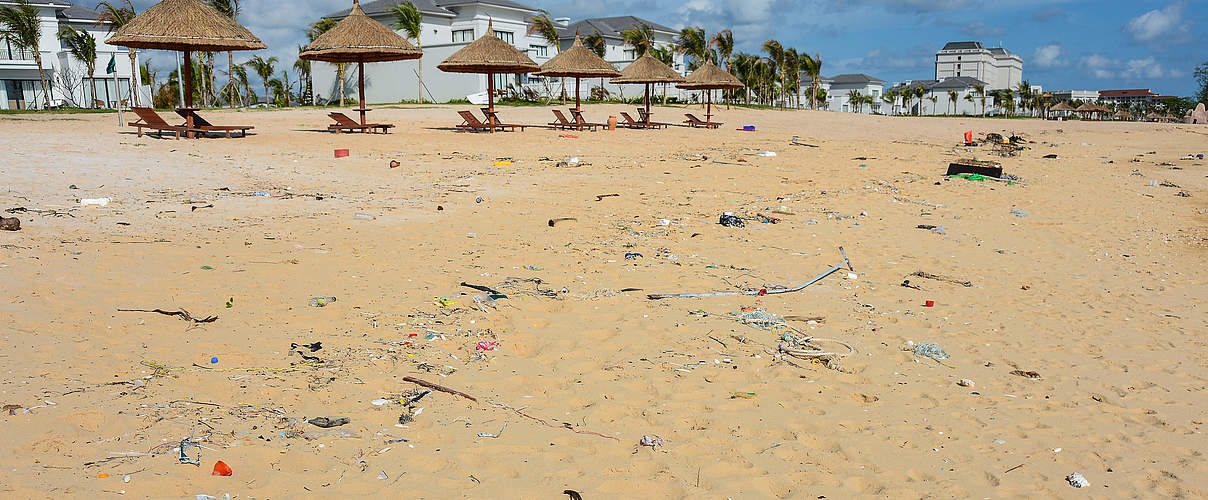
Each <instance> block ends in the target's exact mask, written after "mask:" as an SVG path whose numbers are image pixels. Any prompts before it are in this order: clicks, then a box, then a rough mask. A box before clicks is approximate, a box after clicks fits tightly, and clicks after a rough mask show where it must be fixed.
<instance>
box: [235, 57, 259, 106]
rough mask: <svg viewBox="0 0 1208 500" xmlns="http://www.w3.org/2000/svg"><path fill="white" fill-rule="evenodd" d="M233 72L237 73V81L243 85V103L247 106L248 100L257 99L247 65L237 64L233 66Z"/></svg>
mask: <svg viewBox="0 0 1208 500" xmlns="http://www.w3.org/2000/svg"><path fill="white" fill-rule="evenodd" d="M231 72H232V73H234V74H235V83H236V84H237V85H239V86H241V87H243V105H244V106H247V104H248V102H251V101H255V99H256V93H255V92H252V81H251V79H249V78H248V77H247V66H246V65H244V64H236V65H235V67H234V68H231Z"/></svg>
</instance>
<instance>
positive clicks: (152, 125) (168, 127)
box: [129, 108, 201, 140]
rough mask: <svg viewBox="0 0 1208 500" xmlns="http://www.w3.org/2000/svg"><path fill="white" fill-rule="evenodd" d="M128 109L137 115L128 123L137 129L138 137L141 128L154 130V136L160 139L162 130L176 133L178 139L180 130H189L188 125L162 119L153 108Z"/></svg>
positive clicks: (141, 130) (140, 134)
mask: <svg viewBox="0 0 1208 500" xmlns="http://www.w3.org/2000/svg"><path fill="white" fill-rule="evenodd" d="M130 110H131V111H134V114H136V115H138V120H137V121H133V122H130V124H129V125H130V126H131V127H135V128H137V129H138V136H139V137H142V136H143V129H150V130H154V131H155V135H156V137H159V138H161V139H162V138H163V136H164V131H168V132H172V133H174V134H176V139H177V140H180V134H181V133H182V132H185V133H187V132H189V130H190V129H189V128H188V127H184V126H180V125H172V124H170V123H168V122H166V121H164V119H163V118H161V117H160V116H159V113H156V112H155V110H154V109H151V108H130ZM193 132H201V130H197V129H194V130H193Z"/></svg>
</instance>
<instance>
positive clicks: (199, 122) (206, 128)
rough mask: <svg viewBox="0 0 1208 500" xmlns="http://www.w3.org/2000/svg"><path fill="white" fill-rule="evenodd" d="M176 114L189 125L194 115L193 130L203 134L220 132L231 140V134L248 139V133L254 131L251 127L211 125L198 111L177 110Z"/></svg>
mask: <svg viewBox="0 0 1208 500" xmlns="http://www.w3.org/2000/svg"><path fill="white" fill-rule="evenodd" d="M176 114H178V115H180V117H181V118H184V119H185V123H186V124H187V123H189V122H188V120H189V115H193V128H194V129H196V130H200V131H202V132H218V133H220V134H226V136H227V138H228V139H229V138H231V132H239V137H247V131H248V130H251V129H254V128H256V127H253V126H251V125H214V124H213V123H210V122H209V121H207V120H206V119H205V118H202V117H201V115H199V114H197V112H196V111H192V110H188V109H177V110H176Z"/></svg>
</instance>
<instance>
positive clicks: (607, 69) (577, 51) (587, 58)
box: [537, 33, 621, 78]
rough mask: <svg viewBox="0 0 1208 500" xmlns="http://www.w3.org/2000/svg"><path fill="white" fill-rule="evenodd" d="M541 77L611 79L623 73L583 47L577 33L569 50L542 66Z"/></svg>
mask: <svg viewBox="0 0 1208 500" xmlns="http://www.w3.org/2000/svg"><path fill="white" fill-rule="evenodd" d="M537 75H540V76H557V77H575V78H610V77H614V76H620V75H621V72H620V71H617V68H615V67H613V65H612V63H610V62H608V61H605V60H604V59H603V58H601V57H600V56H598V55H596V53H595V52H592V51H591V49H588V48H587V47H586V46H584V45H583V41H582V40H580V39H579V34H578V33H575V42H574V43H572V44H571V46H570V48H569V49H566V50H564V51H562V52H559V53H558V55H556V56H554V58H553V59H550V60H549V61H546V62H545V64H542V65H541V71H539V72H537Z"/></svg>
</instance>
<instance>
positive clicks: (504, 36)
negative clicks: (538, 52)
mask: <svg viewBox="0 0 1208 500" xmlns="http://www.w3.org/2000/svg"><path fill="white" fill-rule="evenodd" d="M495 36H496V37H498V38H499V39H500V40H503V41H505V42H507V43H516V34H515V33H512V32H511V31H496V32H495Z"/></svg>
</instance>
